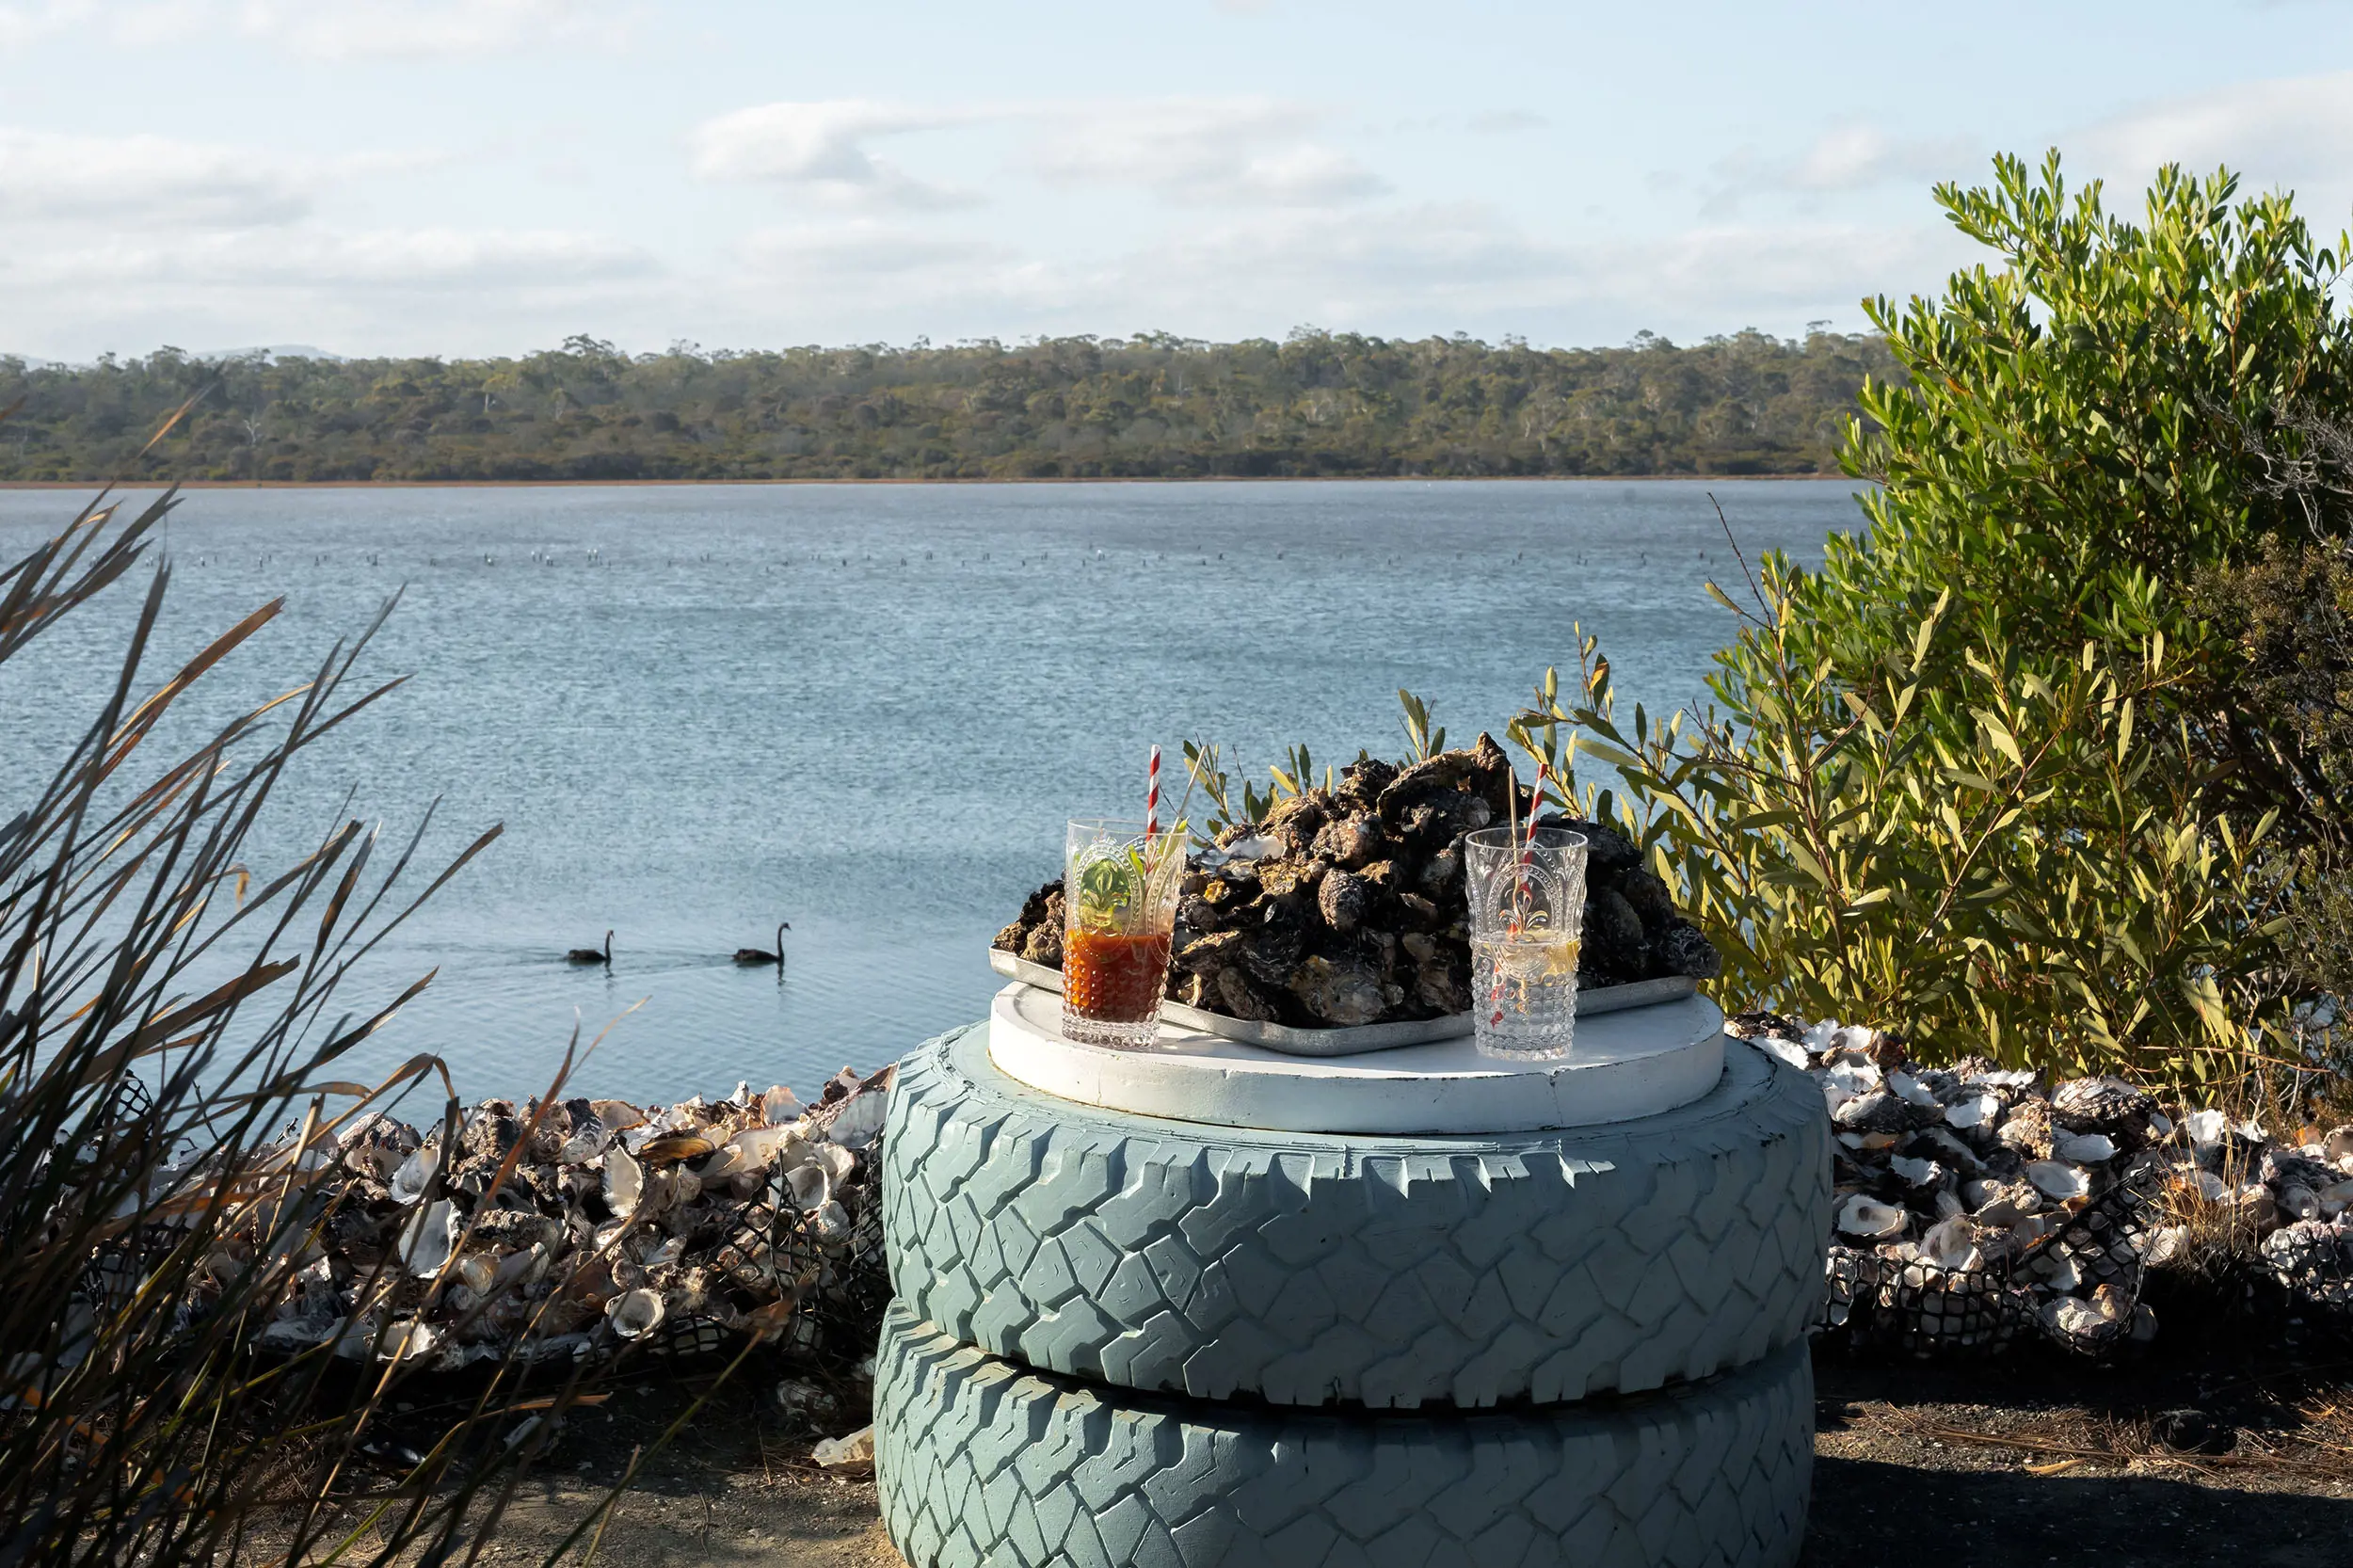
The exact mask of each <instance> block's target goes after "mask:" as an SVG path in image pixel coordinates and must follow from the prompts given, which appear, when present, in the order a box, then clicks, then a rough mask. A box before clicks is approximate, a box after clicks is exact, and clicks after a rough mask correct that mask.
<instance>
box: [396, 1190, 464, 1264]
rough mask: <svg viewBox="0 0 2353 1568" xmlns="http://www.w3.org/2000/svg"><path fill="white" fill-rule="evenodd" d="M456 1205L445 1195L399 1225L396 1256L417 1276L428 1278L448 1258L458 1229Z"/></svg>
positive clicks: (455, 1240) (454, 1243)
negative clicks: (406, 1222)
mask: <svg viewBox="0 0 2353 1568" xmlns="http://www.w3.org/2000/svg"><path fill="white" fill-rule="evenodd" d="M460 1228H461V1227H460V1225H459V1223H458V1218H457V1206H456V1205H455V1204H453V1203H451V1202H450V1200H449V1199H447V1198H441V1199H439V1200H437V1201H435V1202H433V1203H429V1204H426V1205H425V1206H424V1207H423V1208H419V1209H417V1210H416V1211H415V1212H414V1213H412V1214H411V1215H410V1216H409V1217H408V1224H406V1225H404V1226H402V1227H401V1232H400V1260H401V1262H402V1263H403V1264H404V1265H406V1266H407V1268H408V1272H410V1273H412V1274H414V1275H416V1276H417V1277H418V1278H419V1279H431V1278H432V1277H433V1276H434V1275H436V1274H438V1273H440V1272H441V1266H442V1265H443V1264H445V1263H447V1262H448V1261H449V1255H450V1249H451V1248H453V1247H455V1246H456V1244H457V1233H458V1231H459V1229H460Z"/></svg>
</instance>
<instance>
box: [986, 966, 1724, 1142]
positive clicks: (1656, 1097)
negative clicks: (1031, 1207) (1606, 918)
mask: <svg viewBox="0 0 2353 1568" xmlns="http://www.w3.org/2000/svg"><path fill="white" fill-rule="evenodd" d="M1061 1023H1062V998H1061V997H1059V996H1056V995H1055V994H1054V993H1052V992H1050V991H1042V990H1038V989H1035V988H1034V987H1032V986H1028V985H1019V984H1016V985H1008V986H1006V987H1005V988H1004V989H1003V990H1001V991H1000V992H998V993H997V1000H996V1001H995V1002H994V1004H993V1005H992V1006H991V1007H990V1010H989V1021H988V1054H989V1059H990V1060H991V1061H993V1062H994V1063H996V1064H997V1066H998V1069H999V1070H1000V1071H1001V1072H1003V1073H1004V1074H1006V1076H1008V1077H1010V1078H1013V1079H1016V1080H1019V1081H1020V1082H1023V1083H1026V1084H1028V1085H1029V1086H1030V1087H1032V1089H1038V1090H1042V1091H1044V1092H1045V1093H1047V1094H1048V1095H1052V1096H1056V1097H1058V1098H1061V1099H1066V1100H1072V1101H1075V1102H1077V1103H1078V1104H1080V1105H1093V1106H1099V1107H1101V1108H1103V1109H1104V1110H1107V1111H1127V1112H1134V1113H1136V1114H1138V1115H1144V1116H1164V1117H1168V1118H1170V1119H1172V1120H1176V1121H1184V1122H1207V1123H1210V1124H1212V1125H1214V1126H1219V1127H1236V1128H1262V1129H1265V1130H1267V1131H1277V1132H1323V1133H1342V1134H1345V1133H1365V1134H1376V1135H1389V1136H1400V1137H1412V1136H1416V1135H1431V1136H1439V1135H1465V1134H1467V1135H1477V1134H1479V1133H1487V1132H1538V1131H1544V1130H1545V1129H1548V1128H1571V1127H1593V1126H1597V1125H1599V1124H1601V1123H1605V1122H1624V1121H1632V1120H1633V1119H1635V1118H1636V1117H1639V1116H1655V1115H1657V1114H1658V1113H1659V1112H1662V1111H1672V1110H1673V1109H1674V1108H1675V1107H1677V1106H1680V1105H1689V1103H1690V1102H1691V1101H1693V1100H1695V1099H1698V1098H1699V1097H1700V1096H1703V1095H1705V1094H1706V1093H1707V1092H1708V1091H1709V1090H1710V1089H1713V1088H1714V1087H1715V1086H1716V1080H1717V1079H1718V1078H1720V1077H1721V1075H1722V1073H1723V1063H1724V1016H1723V1014H1722V1013H1721V1012H1719V1011H1718V1010H1717V1008H1716V1004H1715V1003H1714V1002H1711V1001H1709V1000H1707V999H1706V998H1705V997H1689V998H1686V999H1684V1000H1681V1001H1673V1002H1662V1003H1660V1004H1658V1005H1657V1006H1652V1007H1640V1008H1633V1009H1630V1010H1628V1011H1625V1012H1623V1013H1604V1014H1600V1015H1598V1016H1594V1017H1591V1018H1579V1019H1578V1020H1577V1046H1576V1048H1575V1049H1574V1050H1573V1051H1572V1052H1571V1053H1570V1054H1569V1055H1567V1056H1564V1057H1560V1058H1557V1059H1554V1060H1550V1061H1543V1062H1521V1061H1513V1060H1509V1059H1506V1058H1503V1057H1495V1056H1484V1055H1481V1053H1480V1051H1479V1048H1478V1047H1477V1046H1476V1045H1475V1044H1474V1043H1473V1042H1472V1040H1471V1039H1469V1038H1468V1037H1467V1036H1465V1037H1464V1038H1460V1039H1453V1040H1439V1041H1434V1042H1433V1043H1431V1044H1429V1045H1421V1046H1401V1047H1398V1048H1394V1049H1390V1050H1381V1051H1369V1052H1367V1053H1365V1054H1364V1055H1361V1056H1326V1057H1305V1056H1286V1055H1283V1054H1282V1053H1280V1052H1278V1051H1272V1050H1268V1049H1266V1048H1263V1047H1259V1046H1246V1045H1243V1044H1241V1042H1239V1041H1235V1040H1222V1039H1219V1038H1218V1037H1217V1036H1215V1035H1211V1034H1201V1033H1196V1032H1193V1031H1192V1030H1186V1029H1178V1028H1177V1027H1175V1026H1173V1025H1171V1024H1168V1023H1165V1022H1163V1023H1162V1024H1161V1025H1160V1041H1159V1044H1158V1045H1157V1046H1155V1047H1154V1048H1151V1049H1148V1050H1115V1049H1112V1048H1110V1047H1108V1046H1088V1045H1080V1044H1078V1043H1077V1042H1075V1041H1070V1040H1065V1039H1064V1038H1063V1037H1062V1032H1061Z"/></svg>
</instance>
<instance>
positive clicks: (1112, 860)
mask: <svg viewBox="0 0 2353 1568" xmlns="http://www.w3.org/2000/svg"><path fill="white" fill-rule="evenodd" d="M1184 874H1185V845H1184V834H1183V832H1182V831H1181V830H1179V829H1176V828H1162V829H1160V831H1158V832H1156V833H1155V832H1146V831H1145V828H1144V824H1143V823H1130V822H1112V821H1106V820H1100V819H1096V820H1090V821H1085V822H1073V823H1072V824H1070V836H1069V839H1068V840H1067V847H1066V850H1065V853H1064V857H1063V910H1064V916H1063V920H1064V924H1063V941H1062V1029H1063V1033H1064V1036H1066V1037H1067V1038H1069V1039H1073V1040H1078V1041H1080V1042H1082V1043H1084V1044H1087V1045H1094V1046H1118V1047H1125V1048H1128V1049H1139V1048H1143V1047H1145V1046H1149V1045H1151V1044H1152V1042H1153V1040H1154V1039H1155V1038H1156V1037H1157V1036H1158V1034H1159V1033H1160V999H1161V997H1162V996H1163V995H1164V994H1165V993H1166V991H1167V989H1168V949H1169V942H1170V939H1171V938H1172V937H1173V936H1174V935H1175V933H1176V926H1177V885H1178V884H1179V883H1181V882H1182V881H1183V880H1184Z"/></svg>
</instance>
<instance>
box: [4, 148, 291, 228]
mask: <svg viewBox="0 0 2353 1568" xmlns="http://www.w3.org/2000/svg"><path fill="white" fill-rule="evenodd" d="M314 184H315V174H314V172H313V171H311V170H306V169H304V168H300V167H298V166H296V165H293V164H290V163H288V162H286V161H284V160H282V159H279V158H275V157H273V156H270V155H268V154H264V153H258V152H249V151H246V150H242V149H238V148H232V147H213V146H205V145H202V144H200V143H194V142H183V141H173V140H170V139H168V138H167V137H164V136H74V135H67V134H60V133H56V132H48V131H25V130H12V129H6V128H0V217H7V218H9V219H12V220H15V221H18V222H42V221H46V222H59V221H66V222H71V221H76V220H82V221H102V222H105V223H110V224H123V225H132V226H138V227H152V226H167V227H178V226H192V227H197V228H219V227H230V228H239V227H250V226H254V225H266V224H280V223H288V222H292V221H293V220H295V219H296V218H299V217H301V216H303V215H304V214H306V213H308V212H309V211H310V208H311V200H312V187H313V185H314Z"/></svg>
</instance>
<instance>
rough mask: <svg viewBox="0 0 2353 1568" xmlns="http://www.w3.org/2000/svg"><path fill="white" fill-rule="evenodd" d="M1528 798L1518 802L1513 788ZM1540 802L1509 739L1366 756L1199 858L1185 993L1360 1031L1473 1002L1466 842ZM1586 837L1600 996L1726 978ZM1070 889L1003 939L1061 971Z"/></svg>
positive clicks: (1626, 851)
mask: <svg viewBox="0 0 2353 1568" xmlns="http://www.w3.org/2000/svg"><path fill="white" fill-rule="evenodd" d="M1514 791H1516V792H1517V799H1516V801H1514V800H1513V795H1512V792H1514ZM1530 803H1531V796H1530V792H1529V791H1527V790H1525V789H1523V788H1521V786H1520V785H1519V783H1518V781H1517V780H1516V779H1515V778H1514V777H1513V772H1512V764H1511V760H1510V759H1508V758H1507V757H1506V756H1505V755H1504V753H1503V749H1502V748H1501V747H1500V746H1498V745H1497V744H1496V743H1495V742H1494V740H1492V739H1491V738H1489V737H1488V736H1485V735H1481V736H1480V737H1479V742H1478V744H1476V745H1471V746H1465V747H1464V748H1462V749H1460V750H1456V751H1446V752H1441V753H1439V754H1438V755H1437V756H1435V757H1433V758H1431V759H1429V760H1427V761H1422V762H1416V763H1412V764H1409V765H1406V766H1403V767H1400V766H1398V765H1397V764H1394V763H1390V762H1384V761H1379V760H1371V759H1367V760H1361V761H1358V762H1355V763H1353V764H1351V765H1350V766H1349V767H1348V768H1346V769H1344V770H1343V771H1342V772H1341V774H1340V776H1339V778H1338V780H1337V783H1336V784H1335V786H1334V787H1333V788H1332V789H1331V790H1329V791H1325V790H1321V789H1318V790H1310V791H1308V792H1305V794H1300V795H1294V796H1292V797H1290V798H1289V799H1288V800H1285V801H1283V802H1281V803H1280V804H1278V805H1277V806H1276V807H1275V808H1273V810H1272V811H1271V812H1269V813H1268V814H1267V818H1266V820H1265V821H1264V822H1261V823H1257V824H1248V825H1246V826H1241V827H1236V828H1233V829H1230V830H1228V831H1227V832H1226V833H1225V834H1224V835H1222V836H1221V837H1220V839H1219V840H1218V850H1217V852H1216V853H1215V854H1212V855H1206V856H1193V858H1192V859H1191V861H1190V862H1189V864H1188V867H1187V871H1186V875H1185V882H1184V892H1183V897H1182V899H1181V901H1180V902H1179V903H1178V904H1177V940H1176V946H1175V951H1174V953H1173V956H1172V959H1171V963H1170V973H1169V983H1168V995H1169V998H1170V1000H1175V1001H1181V1002H1184V1003H1186V1004H1187V1005H1188V1006H1192V1007H1198V1008H1201V1009H1203V1010H1204V1011H1206V1012H1211V1013H1222V1014H1224V1015H1225V1016H1228V1017H1236V1018H1248V1019H1252V1020H1255V1021H1257V1022H1262V1023H1281V1024H1288V1025H1291V1026H1293V1027H1297V1028H1311V1029H1313V1028H1348V1027H1352V1026H1354V1025H1360V1024H1374V1023H1391V1022H1398V1021H1402V1020H1408V1019H1422V1018H1435V1017H1442V1016H1447V1015H1449V1014H1455V1013H1463V1012H1466V1011H1468V1010H1469V1007H1470V934H1469V930H1468V927H1467V910H1466V906H1465V902H1464V885H1463V849H1462V840H1463V836H1464V835H1465V834H1466V833H1470V832H1473V831H1476V830H1477V829H1479V828H1482V827H1493V826H1499V825H1501V824H1503V823H1504V822H1505V821H1506V820H1507V818H1508V817H1509V816H1510V815H1511V812H1512V809H1513V807H1514V806H1516V808H1517V810H1518V811H1519V812H1521V813H1523V814H1524V813H1525V812H1526V811H1527V809H1528V808H1529V805H1530ZM1543 820H1544V821H1545V824H1547V825H1554V826H1562V827H1568V828H1571V829H1573V830H1575V831H1577V832H1579V833H1582V834H1584V835H1585V837H1586V840H1587V841H1588V846H1589V847H1588V850H1587V859H1586V884H1585V887H1586V893H1585V930H1584V936H1583V945H1582V947H1581V948H1580V950H1579V952H1578V958H1577V979H1578V984H1581V985H1584V986H1585V987H1587V988H1588V989H1598V988H1599V987H1602V986H1605V985H1619V984H1626V983H1628V982H1631V981H1638V980H1650V979H1655V978H1657V977H1660V976H1664V975H1694V976H1698V977H1700V978H1703V979H1705V978H1708V977H1711V976H1713V975H1715V974H1716V973H1717V972H1718V971H1719V969H1720V968H1721V960H1720V959H1719V957H1718V956H1717V953H1716V951H1715V949H1713V948H1712V947H1710V946H1709V945H1708V943H1707V939H1706V938H1705V936H1702V935H1701V934H1700V932H1699V928H1698V927H1696V926H1694V925H1692V924H1691V923H1690V922H1689V921H1688V920H1684V919H1683V918H1682V917H1681V916H1680V915H1678V914H1677V913H1676V912H1675V909H1674V906H1673V903H1672V901H1671V900H1670V899H1669V897H1668V894H1667V888H1666V885H1665V884H1664V883H1662V882H1661V881H1659V879H1658V878H1657V876H1655V875H1653V874H1652V873H1651V872H1648V871H1646V870H1644V869H1643V868H1642V866H1641V857H1640V856H1639V855H1638V854H1637V852H1636V850H1635V847H1634V845H1633V844H1632V843H1631V842H1629V841H1628V840H1626V839H1625V836H1624V835H1623V834H1621V833H1619V832H1618V831H1617V830H1616V829H1614V828H1610V827H1606V826H1603V825H1602V824H1598V823H1588V822H1580V821H1577V820H1574V819H1571V818H1566V817H1561V816H1557V815H1556V816H1548V817H1546V818H1545V819H1543ZM1063 914H1064V911H1063V899H1062V884H1061V883H1060V882H1059V881H1056V882H1049V883H1048V884H1047V885H1046V886H1045V887H1043V888H1039V889H1038V890H1037V891H1036V892H1034V893H1032V894H1031V895H1030V897H1029V900H1028V902H1027V903H1025V904H1023V905H1022V908H1021V913H1020V915H1019V917H1018V918H1017V919H1016V920H1014V922H1013V923H1012V924H1010V925H1008V926H1006V927H1005V928H1004V929H1003V930H1002V931H1000V932H999V933H998V934H997V940H996V943H995V946H996V947H998V948H999V949H1000V950H1001V951H1003V952H1011V953H1015V954H1017V955H1018V956H1020V957H1022V958H1025V959H1028V960H1029V961H1030V962H1032V963H1035V964H1043V965H1045V966H1046V967H1048V968H1062V938H1063Z"/></svg>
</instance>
